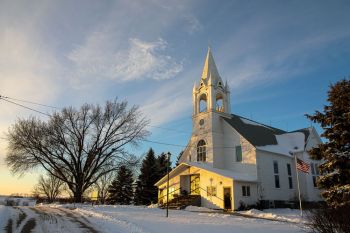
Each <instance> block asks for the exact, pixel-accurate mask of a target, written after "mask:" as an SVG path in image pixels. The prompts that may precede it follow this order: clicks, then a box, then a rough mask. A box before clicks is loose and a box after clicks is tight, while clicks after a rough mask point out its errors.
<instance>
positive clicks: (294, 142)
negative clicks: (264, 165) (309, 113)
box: [223, 114, 317, 156]
mask: <svg viewBox="0 0 350 233" xmlns="http://www.w3.org/2000/svg"><path fill="white" fill-rule="evenodd" d="M223 119H224V120H225V121H226V122H227V123H228V124H229V125H231V126H232V127H233V128H234V129H235V130H236V131H237V132H238V133H239V134H240V135H242V137H244V138H245V139H246V140H247V141H249V142H250V143H251V144H252V145H253V146H254V147H255V148H256V149H258V150H262V151H269V152H272V153H277V154H283V155H287V156H290V152H291V151H295V150H303V149H305V146H306V143H307V141H308V138H309V136H310V128H304V129H298V130H294V131H291V132H287V131H284V130H282V129H278V128H274V127H271V126H267V125H264V124H261V123H258V122H256V121H252V120H250V119H247V118H245V117H241V116H238V115H235V114H232V115H231V118H227V117H223ZM316 134H317V133H316Z"/></svg>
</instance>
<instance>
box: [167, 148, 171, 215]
mask: <svg viewBox="0 0 350 233" xmlns="http://www.w3.org/2000/svg"><path fill="white" fill-rule="evenodd" d="M170 156H171V154H170V152H168V161H167V166H166V173H167V176H168V179H167V187H166V217H167V218H168V217H169V165H170V164H169V162H170Z"/></svg>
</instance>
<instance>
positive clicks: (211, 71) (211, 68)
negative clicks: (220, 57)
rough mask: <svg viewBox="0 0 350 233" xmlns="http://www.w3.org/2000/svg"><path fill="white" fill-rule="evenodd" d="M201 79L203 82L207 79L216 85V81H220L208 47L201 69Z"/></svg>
mask: <svg viewBox="0 0 350 233" xmlns="http://www.w3.org/2000/svg"><path fill="white" fill-rule="evenodd" d="M202 79H203V80H205V81H208V80H209V79H211V82H212V83H213V84H217V82H218V81H221V83H222V80H221V77H220V75H219V71H218V68H217V67H216V64H215V61H214V58H213V55H212V53H211V49H210V47H209V48H208V53H207V57H206V59H205V62H204V67H203V71H202Z"/></svg>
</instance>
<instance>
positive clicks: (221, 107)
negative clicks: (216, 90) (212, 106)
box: [216, 94, 224, 112]
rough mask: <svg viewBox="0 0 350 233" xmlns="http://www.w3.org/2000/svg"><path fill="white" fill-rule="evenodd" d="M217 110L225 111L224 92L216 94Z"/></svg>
mask: <svg viewBox="0 0 350 233" xmlns="http://www.w3.org/2000/svg"><path fill="white" fill-rule="evenodd" d="M216 111H218V112H223V111H224V99H223V97H222V94H217V95H216Z"/></svg>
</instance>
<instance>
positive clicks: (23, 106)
mask: <svg viewBox="0 0 350 233" xmlns="http://www.w3.org/2000/svg"><path fill="white" fill-rule="evenodd" d="M0 99H1V100H4V101H6V102H9V103H12V104H15V105H18V106H20V107H22V108H26V109H28V110H31V111H34V112H37V113H40V114H43V115H46V116H48V117H51V115H49V114H47V113H44V112H41V111H39V110H36V109H33V108H30V107H27V106H25V105H22V104H19V103H16V102H13V101H11V100H8V99H4V98H2V97H0Z"/></svg>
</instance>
